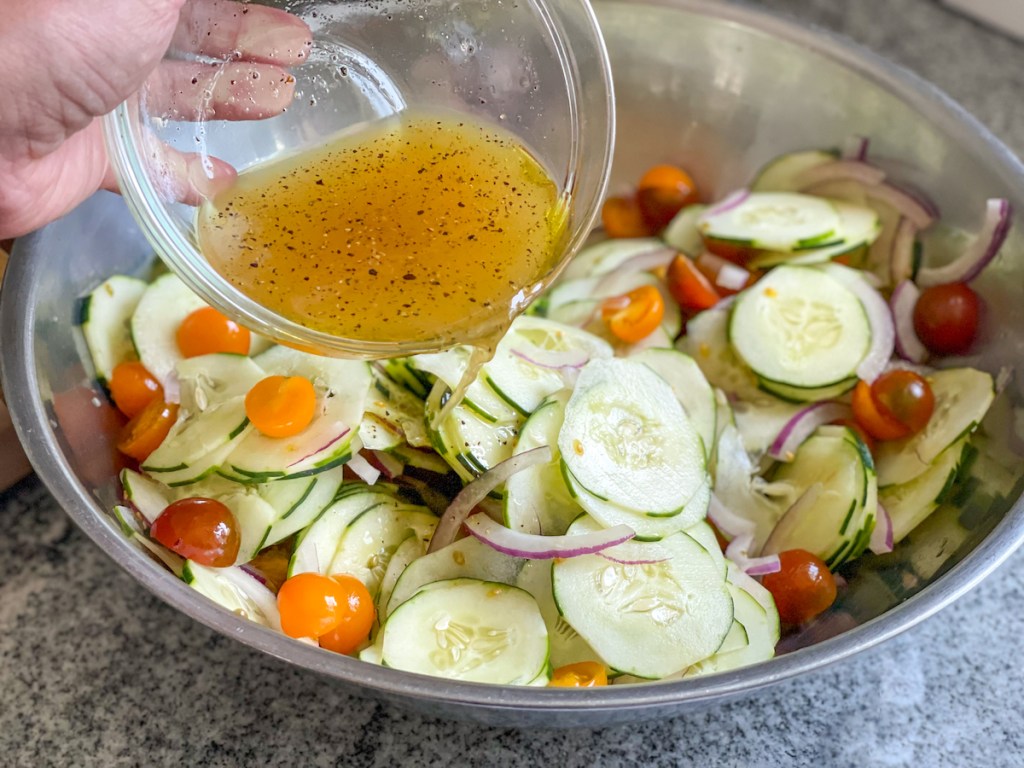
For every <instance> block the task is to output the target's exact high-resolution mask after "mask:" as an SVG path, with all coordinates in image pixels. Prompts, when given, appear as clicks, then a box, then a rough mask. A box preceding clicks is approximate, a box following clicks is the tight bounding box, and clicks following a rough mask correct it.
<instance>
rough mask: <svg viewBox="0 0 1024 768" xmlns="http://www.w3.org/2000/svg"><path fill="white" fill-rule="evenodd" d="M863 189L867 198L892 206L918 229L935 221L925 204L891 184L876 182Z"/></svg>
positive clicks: (926, 226) (925, 227) (924, 227)
mask: <svg viewBox="0 0 1024 768" xmlns="http://www.w3.org/2000/svg"><path fill="white" fill-rule="evenodd" d="M864 191H865V192H867V195H868V197H869V198H872V199H874V200H879V201H881V202H883V203H885V204H887V205H890V206H892V207H893V208H894V209H896V210H897V211H899V213H900V215H901V216H903V217H904V218H907V219H910V220H911V221H912V222H913V224H914V226H915V227H917V228H918V229H927V228H928V227H930V226H931V225H932V224H934V223H935V216H933V215H932V212H931V211H930V210H928V206H927V205H925V204H924V203H922V202H921V201H920V200H918V199H917V198H916V197H914V196H912V195H910V194H909V193H907V192H904V191H903V190H902V189H897V188H896V187H894V186H893V185H892V184H885V183H882V184H876V185H874V186H870V187H866V188H865V190H864Z"/></svg>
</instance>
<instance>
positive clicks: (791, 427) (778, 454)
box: [768, 402, 853, 461]
mask: <svg viewBox="0 0 1024 768" xmlns="http://www.w3.org/2000/svg"><path fill="white" fill-rule="evenodd" d="M852 415H853V411H852V410H851V409H850V406H848V405H846V404H845V403H831V402H822V403H815V404H814V405H809V406H807V407H806V408H804V409H802V410H800V411H797V413H796V414H795V415H794V416H793V418H791V419H790V420H789V421H787V422H786V425H785V426H784V427H783V428H782V431H781V432H779V435H778V437H776V438H775V440H774V442H772V444H771V446H770V447H769V448H768V455H769V456H771V457H772V458H773V459H778V460H779V461H792V460H793V459H794V458H795V457H796V451H797V449H798V448H799V447H800V446H801V445H803V442H804V441H805V440H806V439H807V438H808V437H810V436H811V435H812V434H813V433H814V430H816V429H817V428H818V427H820V426H822V425H823V424H829V423H831V422H833V421H836V420H837V419H847V418H850V416H852Z"/></svg>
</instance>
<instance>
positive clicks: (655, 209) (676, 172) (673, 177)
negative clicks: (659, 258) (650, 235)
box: [636, 165, 699, 232]
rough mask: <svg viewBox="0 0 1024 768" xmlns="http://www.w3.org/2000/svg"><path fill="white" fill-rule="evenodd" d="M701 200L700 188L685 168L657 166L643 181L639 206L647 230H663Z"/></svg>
mask: <svg viewBox="0 0 1024 768" xmlns="http://www.w3.org/2000/svg"><path fill="white" fill-rule="evenodd" d="M698 200H699V196H698V195H697V185H696V184H694V183H693V179H691V178H690V175H689V174H688V173H687V172H686V171H684V170H683V169H682V168H678V167H676V166H674V165H656V166H654V167H653V168H650V169H649V170H648V171H647V173H645V174H644V175H643V176H641V177H640V183H639V184H638V185H637V188H636V202H637V205H638V206H639V208H640V213H641V215H642V216H643V219H644V221H645V222H646V223H647V226H648V227H650V228H651V229H653V230H654V231H655V232H657V231H658V230H659V229H664V228H665V227H666V226H668V223H669V222H670V221H672V219H673V218H674V217H675V215H676V214H677V213H679V211H681V210H682V209H683V208H685V207H686V206H688V205H692V204H693V203H696V202H697V201H698Z"/></svg>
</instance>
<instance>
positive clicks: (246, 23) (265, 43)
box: [171, 0, 313, 66]
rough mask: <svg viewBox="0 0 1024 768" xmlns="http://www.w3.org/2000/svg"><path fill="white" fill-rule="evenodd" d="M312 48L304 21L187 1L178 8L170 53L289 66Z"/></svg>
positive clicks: (210, 1) (213, 1) (270, 11)
mask: <svg viewBox="0 0 1024 768" xmlns="http://www.w3.org/2000/svg"><path fill="white" fill-rule="evenodd" d="M312 45H313V36H312V33H311V32H310V31H309V27H308V26H306V23H305V22H304V21H302V19H300V18H298V17H297V16H293V15H292V14H290V13H287V12H285V11H282V10H280V9H278V8H268V7H266V6H263V5H255V4H250V3H245V4H243V3H237V2H232V1H231V0H190V1H189V2H188V3H186V4H185V7H184V8H183V9H182V12H181V21H180V22H179V24H178V28H177V30H176V31H175V33H174V39H173V40H172V41H171V50H172V51H180V52H185V53H195V54H200V55H202V56H209V57H211V58H215V59H228V58H235V57H237V58H241V59H244V60H246V61H255V62H263V63H266V64H280V65H282V66H292V65H296V64H302V63H303V62H304V61H306V58H307V57H308V55H309V50H310V48H311V47H312Z"/></svg>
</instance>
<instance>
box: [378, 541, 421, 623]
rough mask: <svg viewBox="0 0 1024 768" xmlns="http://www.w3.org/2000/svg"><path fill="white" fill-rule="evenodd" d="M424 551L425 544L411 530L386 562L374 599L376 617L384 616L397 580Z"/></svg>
mask: <svg viewBox="0 0 1024 768" xmlns="http://www.w3.org/2000/svg"><path fill="white" fill-rule="evenodd" d="M426 551H427V547H426V544H424V542H423V540H422V539H421V538H420V537H419V536H417V535H416V533H415V532H414V531H412V530H410V531H409V532H408V534H407V535H406V537H405V538H404V539H403V540H402V543H401V544H399V545H398V547H396V548H395V551H394V553H393V554H392V555H391V557H390V559H389V560H388V567H387V568H386V569H385V570H384V575H383V576H382V577H381V580H380V587H379V588H378V590H377V594H376V596H375V598H374V599H375V602H376V604H377V615H378V616H384V615H385V609H386V608H387V607H388V603H389V602H390V601H391V594H392V593H393V592H394V591H395V585H396V584H398V579H399V578H401V576H402V574H403V573H404V572H405V569H406V568H408V567H409V565H410V563H412V561H413V560H416V559H418V558H420V557H423V555H424V554H426Z"/></svg>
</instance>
